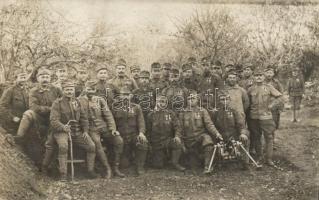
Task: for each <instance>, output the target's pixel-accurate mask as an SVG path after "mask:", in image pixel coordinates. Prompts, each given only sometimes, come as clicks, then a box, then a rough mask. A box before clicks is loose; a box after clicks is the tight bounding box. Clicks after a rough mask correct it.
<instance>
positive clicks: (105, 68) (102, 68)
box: [95, 64, 108, 73]
mask: <svg viewBox="0 0 319 200" xmlns="http://www.w3.org/2000/svg"><path fill="white" fill-rule="evenodd" d="M101 70H108V67H107V65H105V64H98V65H97V66H96V68H95V72H96V73H97V72H99V71H101Z"/></svg>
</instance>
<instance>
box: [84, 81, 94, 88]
mask: <svg viewBox="0 0 319 200" xmlns="http://www.w3.org/2000/svg"><path fill="white" fill-rule="evenodd" d="M95 85H96V81H93V80H88V81H86V83H85V87H89V88H94V87H95Z"/></svg>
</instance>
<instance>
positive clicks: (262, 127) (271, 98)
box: [247, 69, 283, 166]
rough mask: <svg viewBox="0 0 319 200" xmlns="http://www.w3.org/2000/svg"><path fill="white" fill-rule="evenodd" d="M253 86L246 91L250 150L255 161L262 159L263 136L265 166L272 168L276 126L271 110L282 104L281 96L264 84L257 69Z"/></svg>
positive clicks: (261, 73)
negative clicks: (253, 151)
mask: <svg viewBox="0 0 319 200" xmlns="http://www.w3.org/2000/svg"><path fill="white" fill-rule="evenodd" d="M254 78H255V84H254V85H253V86H251V87H250V88H249V90H248V96H249V99H250V108H249V118H248V121H247V123H248V127H249V130H250V133H251V145H250V149H251V150H252V149H253V148H255V150H256V154H257V159H258V160H259V161H261V159H262V152H263V151H262V144H261V136H262V134H264V138H265V142H266V144H265V151H266V160H265V162H266V164H268V165H270V166H274V163H273V161H272V155H273V143H274V138H273V132H274V131H275V129H276V125H275V123H274V121H273V118H272V114H271V110H272V108H273V107H274V106H276V105H277V104H278V103H282V102H283V97H282V94H281V93H280V92H279V91H278V90H276V89H275V88H274V87H273V86H271V85H268V84H265V83H264V80H265V76H264V72H263V71H262V70H261V69H257V70H256V71H255V72H254Z"/></svg>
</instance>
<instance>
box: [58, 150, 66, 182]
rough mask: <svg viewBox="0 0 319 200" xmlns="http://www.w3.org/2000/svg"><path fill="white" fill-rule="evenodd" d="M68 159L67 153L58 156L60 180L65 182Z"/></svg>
mask: <svg viewBox="0 0 319 200" xmlns="http://www.w3.org/2000/svg"><path fill="white" fill-rule="evenodd" d="M67 159H68V156H67V155H59V156H58V160H59V172H60V181H63V182H65V181H67V172H68V168H67V166H68V165H67Z"/></svg>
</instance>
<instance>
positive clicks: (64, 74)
mask: <svg viewBox="0 0 319 200" xmlns="http://www.w3.org/2000/svg"><path fill="white" fill-rule="evenodd" d="M56 76H57V77H58V79H59V80H61V81H64V80H66V79H67V78H68V70H67V69H66V68H62V69H58V70H57V71H56Z"/></svg>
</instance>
